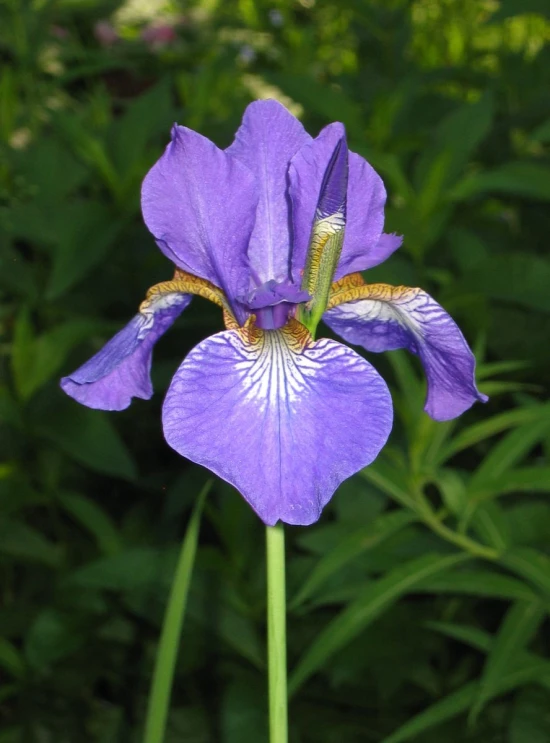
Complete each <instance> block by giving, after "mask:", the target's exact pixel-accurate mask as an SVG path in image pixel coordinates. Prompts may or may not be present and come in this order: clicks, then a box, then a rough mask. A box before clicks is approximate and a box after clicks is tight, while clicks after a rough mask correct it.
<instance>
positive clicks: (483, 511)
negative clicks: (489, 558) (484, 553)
mask: <svg viewBox="0 0 550 743" xmlns="http://www.w3.org/2000/svg"><path fill="white" fill-rule="evenodd" d="M470 523H471V525H472V526H473V528H474V529H475V531H476V532H477V534H478V536H479V537H480V538H481V540H482V541H483V542H485V543H486V544H489V545H491V547H494V548H495V550H496V551H497V552H504V550H505V549H506V548H507V547H508V544H509V542H510V537H509V534H508V524H507V522H506V519H505V518H504V515H503V513H502V511H501V510H500V508H499V507H498V505H497V504H496V503H486V504H484V505H483V506H481V507H479V508H476V510H475V513H474V515H473V516H472V517H471V519H470Z"/></svg>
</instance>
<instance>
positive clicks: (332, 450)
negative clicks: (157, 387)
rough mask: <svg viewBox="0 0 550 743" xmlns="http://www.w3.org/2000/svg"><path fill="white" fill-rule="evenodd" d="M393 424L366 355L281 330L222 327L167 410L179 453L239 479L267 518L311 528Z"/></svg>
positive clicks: (195, 353)
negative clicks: (326, 505) (341, 486)
mask: <svg viewBox="0 0 550 743" xmlns="http://www.w3.org/2000/svg"><path fill="white" fill-rule="evenodd" d="M391 425H392V404H391V399H390V395H389V392H388V388H387V386H386V384H385V382H384V381H383V380H382V378H381V377H380V376H379V375H378V373H377V372H376V371H375V369H374V368H373V367H372V366H371V365H370V364H369V363H368V362H367V361H365V360H364V359H363V358H361V356H359V355H358V354H356V353H355V352H354V351H352V350H351V349H349V348H347V347H346V346H343V345H341V344H340V343H336V342H335V341H332V340H327V339H322V340H319V341H315V342H314V341H312V340H311V336H310V335H309V333H308V332H307V331H306V330H305V328H304V327H303V326H302V325H300V323H298V322H296V321H295V320H291V321H290V323H289V324H288V325H286V326H285V327H284V328H281V329H280V330H275V331H261V330H258V329H257V328H253V329H252V330H250V331H248V330H247V329H246V328H245V329H242V330H239V331H233V330H230V331H225V332H222V333H218V334H217V335H214V336H212V337H210V338H207V339H206V340H205V341H203V342H202V343H200V344H199V345H198V346H197V347H196V348H195V349H193V350H192V351H191V353H190V354H189V355H188V357H187V358H186V359H185V361H184V362H183V364H182V365H181V366H180V368H179V369H178V371H177V372H176V374H175V376H174V379H173V380H172V384H171V386H170V388H169V390H168V394H167V396H166V400H165V403H164V408H163V426H164V434H165V437H166V440H167V441H168V443H169V444H170V446H172V447H173V448H174V449H175V450H176V451H177V452H179V453H180V454H182V455H183V456H185V457H187V458H188V459H190V460H192V461H193V462H197V463H199V464H202V465H204V466H205V467H208V469H210V470H212V471H213V472H215V473H216V474H217V475H219V476H220V477H221V478H223V479H224V480H227V481H228V482H230V483H231V484H232V485H234V486H235V487H236V488H237V489H238V490H239V491H240V492H241V493H242V495H243V496H244V498H245V499H246V500H247V501H248V502H249V504H250V505H251V506H252V508H253V509H254V510H255V511H256V512H257V513H258V515H259V516H260V518H261V519H262V520H263V521H264V522H265V523H266V524H275V523H276V522H277V521H279V520H280V521H283V522H286V523H289V524H301V525H306V524H311V523H313V522H314V521H316V520H317V519H318V518H319V515H320V513H321V510H322V508H323V507H324V506H325V504H326V503H327V502H328V501H329V500H330V498H331V496H332V494H333V493H334V491H335V490H336V488H337V487H338V485H339V484H340V483H341V482H342V481H343V480H345V479H346V478H348V477H350V476H351V475H353V474H354V473H355V472H357V471H358V470H360V469H361V468H363V467H365V466H366V465H368V464H370V462H372V460H373V459H374V458H375V457H376V456H377V454H378V452H379V451H380V449H381V448H382V447H383V445H384V444H385V442H386V440H387V438H388V435H389V433H390V430H391Z"/></svg>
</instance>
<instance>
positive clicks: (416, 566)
mask: <svg viewBox="0 0 550 743" xmlns="http://www.w3.org/2000/svg"><path fill="white" fill-rule="evenodd" d="M469 559H470V557H469V556H468V555H465V554H454V555H447V556H446V557H444V556H442V555H440V554H430V555H424V556H422V557H420V558H418V559H416V560H412V561H411V562H408V563H407V564H405V565H403V566H399V567H398V568H395V569H394V570H392V571H390V572H389V573H388V574H387V575H385V576H384V577H383V578H380V579H379V580H378V581H376V582H375V583H372V584H370V585H369V586H368V587H367V588H366V589H365V590H364V591H363V593H361V594H360V595H359V596H358V597H357V599H356V600H355V601H353V602H352V603H351V604H350V605H349V606H347V607H346V608H345V609H344V610H343V611H342V612H340V614H338V615H337V616H336V617H335V618H334V619H333V620H332V621H331V622H330V623H329V624H328V625H327V626H326V627H325V629H324V630H323V631H322V632H321V633H320V634H319V635H318V636H317V637H316V638H315V640H314V641H313V643H312V644H311V645H310V647H309V648H308V649H307V650H306V651H305V653H304V655H303V656H302V658H301V660H300V661H299V662H298V665H297V667H296V668H295V670H294V672H293V673H292V675H291V677H290V681H289V692H290V693H291V694H292V693H294V692H295V691H297V689H298V688H299V687H300V686H301V685H302V684H303V683H304V682H305V681H306V680H307V679H308V678H309V677H310V676H311V675H312V674H313V673H315V671H317V670H318V669H319V668H320V667H321V666H322V665H323V664H324V663H326V661H327V660H328V659H329V658H330V657H331V656H332V655H334V653H336V652H338V650H340V649H341V648H343V647H344V646H345V645H347V644H348V643H349V642H351V640H353V639H354V638H355V637H356V636H357V635H358V634H359V633H361V632H363V631H364V630H365V628H366V627H368V626H369V624H371V623H372V622H373V621H374V620H375V619H376V618H377V617H379V616H380V615H381V614H382V613H383V612H384V611H385V610H386V609H387V608H388V607H389V606H391V605H392V604H394V603H395V602H396V601H397V600H398V599H399V598H400V597H401V596H403V595H405V594H407V593H410V592H411V591H414V590H416V589H417V588H418V587H419V586H420V585H422V583H423V582H424V581H427V580H429V579H430V578H432V577H433V576H434V575H437V574H439V573H443V572H445V571H447V570H451V569H452V568H454V567H456V566H457V565H460V564H462V563H464V562H466V561H467V560H469Z"/></svg>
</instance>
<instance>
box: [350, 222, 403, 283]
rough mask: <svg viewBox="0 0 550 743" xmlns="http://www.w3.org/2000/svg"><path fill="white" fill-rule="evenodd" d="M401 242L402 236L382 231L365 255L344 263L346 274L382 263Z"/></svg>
mask: <svg viewBox="0 0 550 743" xmlns="http://www.w3.org/2000/svg"><path fill="white" fill-rule="evenodd" d="M402 244H403V236H402V235H396V234H394V233H391V234H387V233H386V232H383V233H382V234H381V235H380V239H379V240H378V242H377V243H376V245H375V246H374V247H373V248H372V250H369V252H368V254H367V255H365V256H360V257H359V258H357V259H353V260H350V261H349V262H348V263H347V265H346V274H348V273H356V272H357V271H365V270H366V269H368V268H374V267H375V266H378V265H379V264H380V263H384V261H385V260H387V259H388V258H389V257H390V255H392V253H395V251H396V250H397V248H400V247H401V245H402Z"/></svg>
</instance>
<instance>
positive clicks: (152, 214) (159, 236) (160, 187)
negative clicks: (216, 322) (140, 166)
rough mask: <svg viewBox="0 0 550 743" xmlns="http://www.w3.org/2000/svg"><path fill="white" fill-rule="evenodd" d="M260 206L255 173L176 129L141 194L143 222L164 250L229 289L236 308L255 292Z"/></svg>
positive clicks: (180, 263)
mask: <svg viewBox="0 0 550 743" xmlns="http://www.w3.org/2000/svg"><path fill="white" fill-rule="evenodd" d="M257 203H258V194H257V185H256V179H255V177H254V175H253V173H252V172H251V171H250V170H249V169H248V168H247V167H246V166H244V165H243V164H242V163H241V162H239V161H238V160H237V159H236V158H234V157H233V156H232V155H230V154H228V153H227V152H224V151H223V150H220V149H218V148H217V147H216V146H215V145H214V144H213V143H212V142H210V140H208V139H206V138H205V137H202V136H201V135H200V134H197V133H196V132H193V131H191V129H187V128H185V127H183V126H174V127H173V129H172V141H171V142H170V144H169V145H168V147H167V148H166V151H165V153H164V155H163V156H162V157H161V158H160V160H159V161H158V162H157V163H156V164H155V165H153V167H152V168H151V170H150V171H149V173H148V174H147V175H146V177H145V180H144V181H143V187H142V191H141V205H142V211H143V218H144V220H145V224H146V225H147V227H148V228H149V230H150V231H151V232H152V234H153V235H154V237H155V238H156V240H157V243H158V245H159V247H160V249H161V250H162V251H163V252H164V253H165V255H167V256H168V258H170V260H172V261H173V262H174V263H175V264H176V265H177V266H179V267H180V268H182V269H183V270H185V271H187V272H189V273H191V274H194V275H195V276H199V277H200V278H203V279H206V280H208V281H210V282H212V283H213V284H215V285H216V286H218V287H220V288H221V289H223V290H224V292H225V294H226V295H227V297H228V298H229V301H230V302H231V301H232V300H233V299H234V298H235V297H236V296H237V295H239V294H243V293H244V292H246V291H248V288H249V287H248V281H249V268H248V259H247V256H246V251H247V247H248V242H249V240H250V235H251V234H252V229H253V227H254V221H255V217H256V206H257ZM234 309H235V307H234Z"/></svg>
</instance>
